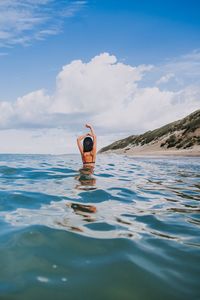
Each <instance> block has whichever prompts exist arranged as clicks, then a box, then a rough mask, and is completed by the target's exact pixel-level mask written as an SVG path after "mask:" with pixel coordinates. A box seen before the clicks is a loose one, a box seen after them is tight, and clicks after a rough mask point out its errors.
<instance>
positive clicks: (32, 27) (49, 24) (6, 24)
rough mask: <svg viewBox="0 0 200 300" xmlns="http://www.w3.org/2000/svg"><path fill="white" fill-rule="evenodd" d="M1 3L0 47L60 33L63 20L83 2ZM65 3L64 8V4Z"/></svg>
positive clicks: (20, 0)
mask: <svg viewBox="0 0 200 300" xmlns="http://www.w3.org/2000/svg"><path fill="white" fill-rule="evenodd" d="M59 2H60V1H56V0H1V1H0V47H10V46H12V45H15V44H21V45H24V46H25V45H29V44H30V43H31V42H32V41H33V40H41V39H45V38H46V37H47V36H49V35H55V34H58V33H59V32H60V31H61V30H62V23H63V20H64V19H65V18H69V17H73V16H74V15H75V14H76V13H77V12H78V11H80V10H81V9H82V8H83V7H84V6H85V5H86V1H75V0H74V1H73V0H71V1H67V2H66V3H64V2H62V7H61V6H60V4H61V3H59ZM63 4H64V5H63Z"/></svg>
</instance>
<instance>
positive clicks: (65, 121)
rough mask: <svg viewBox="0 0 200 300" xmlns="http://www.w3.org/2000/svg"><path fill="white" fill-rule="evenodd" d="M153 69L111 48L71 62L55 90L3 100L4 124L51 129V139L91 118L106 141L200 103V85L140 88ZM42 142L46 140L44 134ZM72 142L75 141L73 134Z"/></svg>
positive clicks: (176, 116) (149, 126)
mask: <svg viewBox="0 0 200 300" xmlns="http://www.w3.org/2000/svg"><path fill="white" fill-rule="evenodd" d="M154 71H155V67H153V66H148V65H139V66H135V67H133V66H130V65H128V64H125V63H122V62H119V61H118V60H117V58H116V57H115V56H114V55H110V54H108V53H102V54H100V55H98V56H96V57H94V58H92V59H91V60H90V61H89V62H83V61H81V60H75V61H72V62H71V63H69V64H67V65H65V66H63V68H62V70H61V71H60V72H59V74H58V75H57V78H56V89H55V92H54V93H53V94H52V95H49V94H48V93H47V92H46V91H45V90H39V91H34V92H31V93H29V94H27V95H24V96H22V97H20V98H18V99H17V100H16V101H15V102H14V103H10V102H0V128H1V129H2V130H4V131H5V130H6V129H12V130H16V129H18V130H20V131H23V130H24V129H27V128H29V130H30V132H31V130H33V129H35V130H36V129H38V130H39V129H42V130H46V129H48V130H49V131H48V130H47V131H46V132H49V140H50V139H52V135H51V134H50V133H52V130H60V131H59V132H60V133H62V134H66V130H67V132H68V133H69V132H71V136H75V135H76V134H78V131H79V130H80V128H82V125H83V124H84V123H86V122H91V123H93V124H94V126H95V127H96V128H97V131H98V133H99V134H100V135H102V136H104V138H102V142H100V144H99V146H102V145H103V144H105V141H107V142H108V141H112V140H116V139H117V138H120V137H121V135H123V134H124V136H126V135H128V134H134V133H141V132H143V131H146V130H149V129H154V128H156V127H159V126H161V125H164V124H166V123H168V122H171V121H174V120H176V119H179V118H182V117H184V116H185V115H187V114H189V113H191V112H193V111H194V110H196V109H198V108H199V107H200V88H199V85H195V84H193V85H192V84H188V85H185V86H181V88H179V89H177V90H176V91H174V90H171V89H170V88H168V89H167V88H166V89H165V90H161V89H160V88H159V87H158V86H157V85H156V83H155V85H154V86H148V85H147V86H142V87H141V85H140V83H141V82H143V77H144V76H151V72H154ZM167 74H170V73H166V75H165V76H166V77H167ZM171 74H172V73H171ZM163 76H164V75H163ZM169 77H170V76H169V75H168V79H169ZM165 83H167V81H165ZM69 134H70V133H69ZM45 136H47V134H46V135H45ZM58 136H60V134H58ZM30 139H31V137H30ZM32 140H33V139H32ZM38 141H39V142H40V143H42V139H39V138H38ZM70 141H72V143H73V145H75V143H74V140H73V138H72V139H71V140H70ZM48 143H50V144H51V142H50V141H49V142H46V144H48ZM58 143H59V141H58ZM70 143H71V142H70ZM45 149H46V148H45ZM56 149H57V150H55V152H56V153H57V152H59V151H60V152H65V151H64V149H65V148H64V144H63V148H62V149H63V151H61V149H60V150H59V149H58V148H56ZM70 149H71V148H70ZM74 149H75V146H74ZM58 150H59V151H58Z"/></svg>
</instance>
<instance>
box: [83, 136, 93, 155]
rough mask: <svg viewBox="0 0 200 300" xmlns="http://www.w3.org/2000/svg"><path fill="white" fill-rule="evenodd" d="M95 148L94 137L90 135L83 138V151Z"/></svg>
mask: <svg viewBox="0 0 200 300" xmlns="http://www.w3.org/2000/svg"><path fill="white" fill-rule="evenodd" d="M92 149H93V139H92V138H91V137H89V136H87V137H86V138H84V140H83V152H90V151H92Z"/></svg>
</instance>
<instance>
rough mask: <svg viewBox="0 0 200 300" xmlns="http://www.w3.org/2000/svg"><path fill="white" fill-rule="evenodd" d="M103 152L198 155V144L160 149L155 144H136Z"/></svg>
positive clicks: (139, 154)
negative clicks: (180, 147)
mask: <svg viewBox="0 0 200 300" xmlns="http://www.w3.org/2000/svg"><path fill="white" fill-rule="evenodd" d="M105 153H108V154H109V153H110V154H111V153H116V154H125V155H130V156H194V157H195V156H199V157H200V146H195V147H194V148H192V149H180V150H178V149H160V147H157V146H156V145H155V146H154V145H148V146H138V147H133V148H131V149H118V150H113V151H110V150H109V151H107V152H105Z"/></svg>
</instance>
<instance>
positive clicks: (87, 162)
mask: <svg viewBox="0 0 200 300" xmlns="http://www.w3.org/2000/svg"><path fill="white" fill-rule="evenodd" d="M90 154H91V155H92V161H84V162H83V164H84V165H85V164H95V161H93V158H94V155H93V154H92V153H91V151H90Z"/></svg>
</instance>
